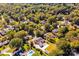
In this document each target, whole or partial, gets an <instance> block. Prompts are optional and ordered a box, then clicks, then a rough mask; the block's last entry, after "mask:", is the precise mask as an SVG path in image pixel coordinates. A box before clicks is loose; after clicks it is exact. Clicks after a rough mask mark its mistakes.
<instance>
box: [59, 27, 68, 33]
mask: <svg viewBox="0 0 79 59" xmlns="http://www.w3.org/2000/svg"><path fill="white" fill-rule="evenodd" d="M68 31H69V30H68V28H67V27H63V28H59V32H60V33H63V34H65V33H67V32H68Z"/></svg>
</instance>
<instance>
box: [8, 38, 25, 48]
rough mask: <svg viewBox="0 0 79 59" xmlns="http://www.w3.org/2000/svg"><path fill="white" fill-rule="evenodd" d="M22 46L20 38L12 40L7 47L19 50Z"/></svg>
mask: <svg viewBox="0 0 79 59" xmlns="http://www.w3.org/2000/svg"><path fill="white" fill-rule="evenodd" d="M22 45H23V40H22V39H20V38H13V39H12V40H11V41H10V43H9V46H10V47H11V48H19V47H22Z"/></svg>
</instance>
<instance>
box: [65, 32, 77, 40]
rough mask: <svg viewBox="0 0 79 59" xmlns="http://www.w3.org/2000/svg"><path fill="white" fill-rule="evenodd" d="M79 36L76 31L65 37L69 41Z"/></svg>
mask: <svg viewBox="0 0 79 59" xmlns="http://www.w3.org/2000/svg"><path fill="white" fill-rule="evenodd" d="M77 35H78V33H77V32H76V31H69V32H68V33H66V35H65V37H66V38H67V39H69V38H73V37H76V36H77Z"/></svg>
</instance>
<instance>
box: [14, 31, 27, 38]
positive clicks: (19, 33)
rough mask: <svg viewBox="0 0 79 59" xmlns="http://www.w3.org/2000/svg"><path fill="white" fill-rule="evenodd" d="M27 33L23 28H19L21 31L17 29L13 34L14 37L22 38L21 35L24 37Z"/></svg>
mask: <svg viewBox="0 0 79 59" xmlns="http://www.w3.org/2000/svg"><path fill="white" fill-rule="evenodd" d="M27 34H28V33H27V31H24V30H21V31H18V32H17V33H16V34H15V35H14V37H15V38H16V37H17V38H22V37H24V36H26V35H27Z"/></svg>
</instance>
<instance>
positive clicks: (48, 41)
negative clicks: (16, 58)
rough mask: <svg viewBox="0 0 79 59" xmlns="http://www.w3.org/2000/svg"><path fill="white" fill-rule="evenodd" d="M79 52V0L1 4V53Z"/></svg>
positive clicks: (61, 53)
mask: <svg viewBox="0 0 79 59" xmlns="http://www.w3.org/2000/svg"><path fill="white" fill-rule="evenodd" d="M76 55H79V4H77V3H76V4H75V3H74V4H73V3H72V4H65V3H61V4H60V3H59V4H56V3H47V4H46V3H41V4H40V3H38V4H37V3H34V4H32V3H28V4H16V3H9V4H0V56H76Z"/></svg>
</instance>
